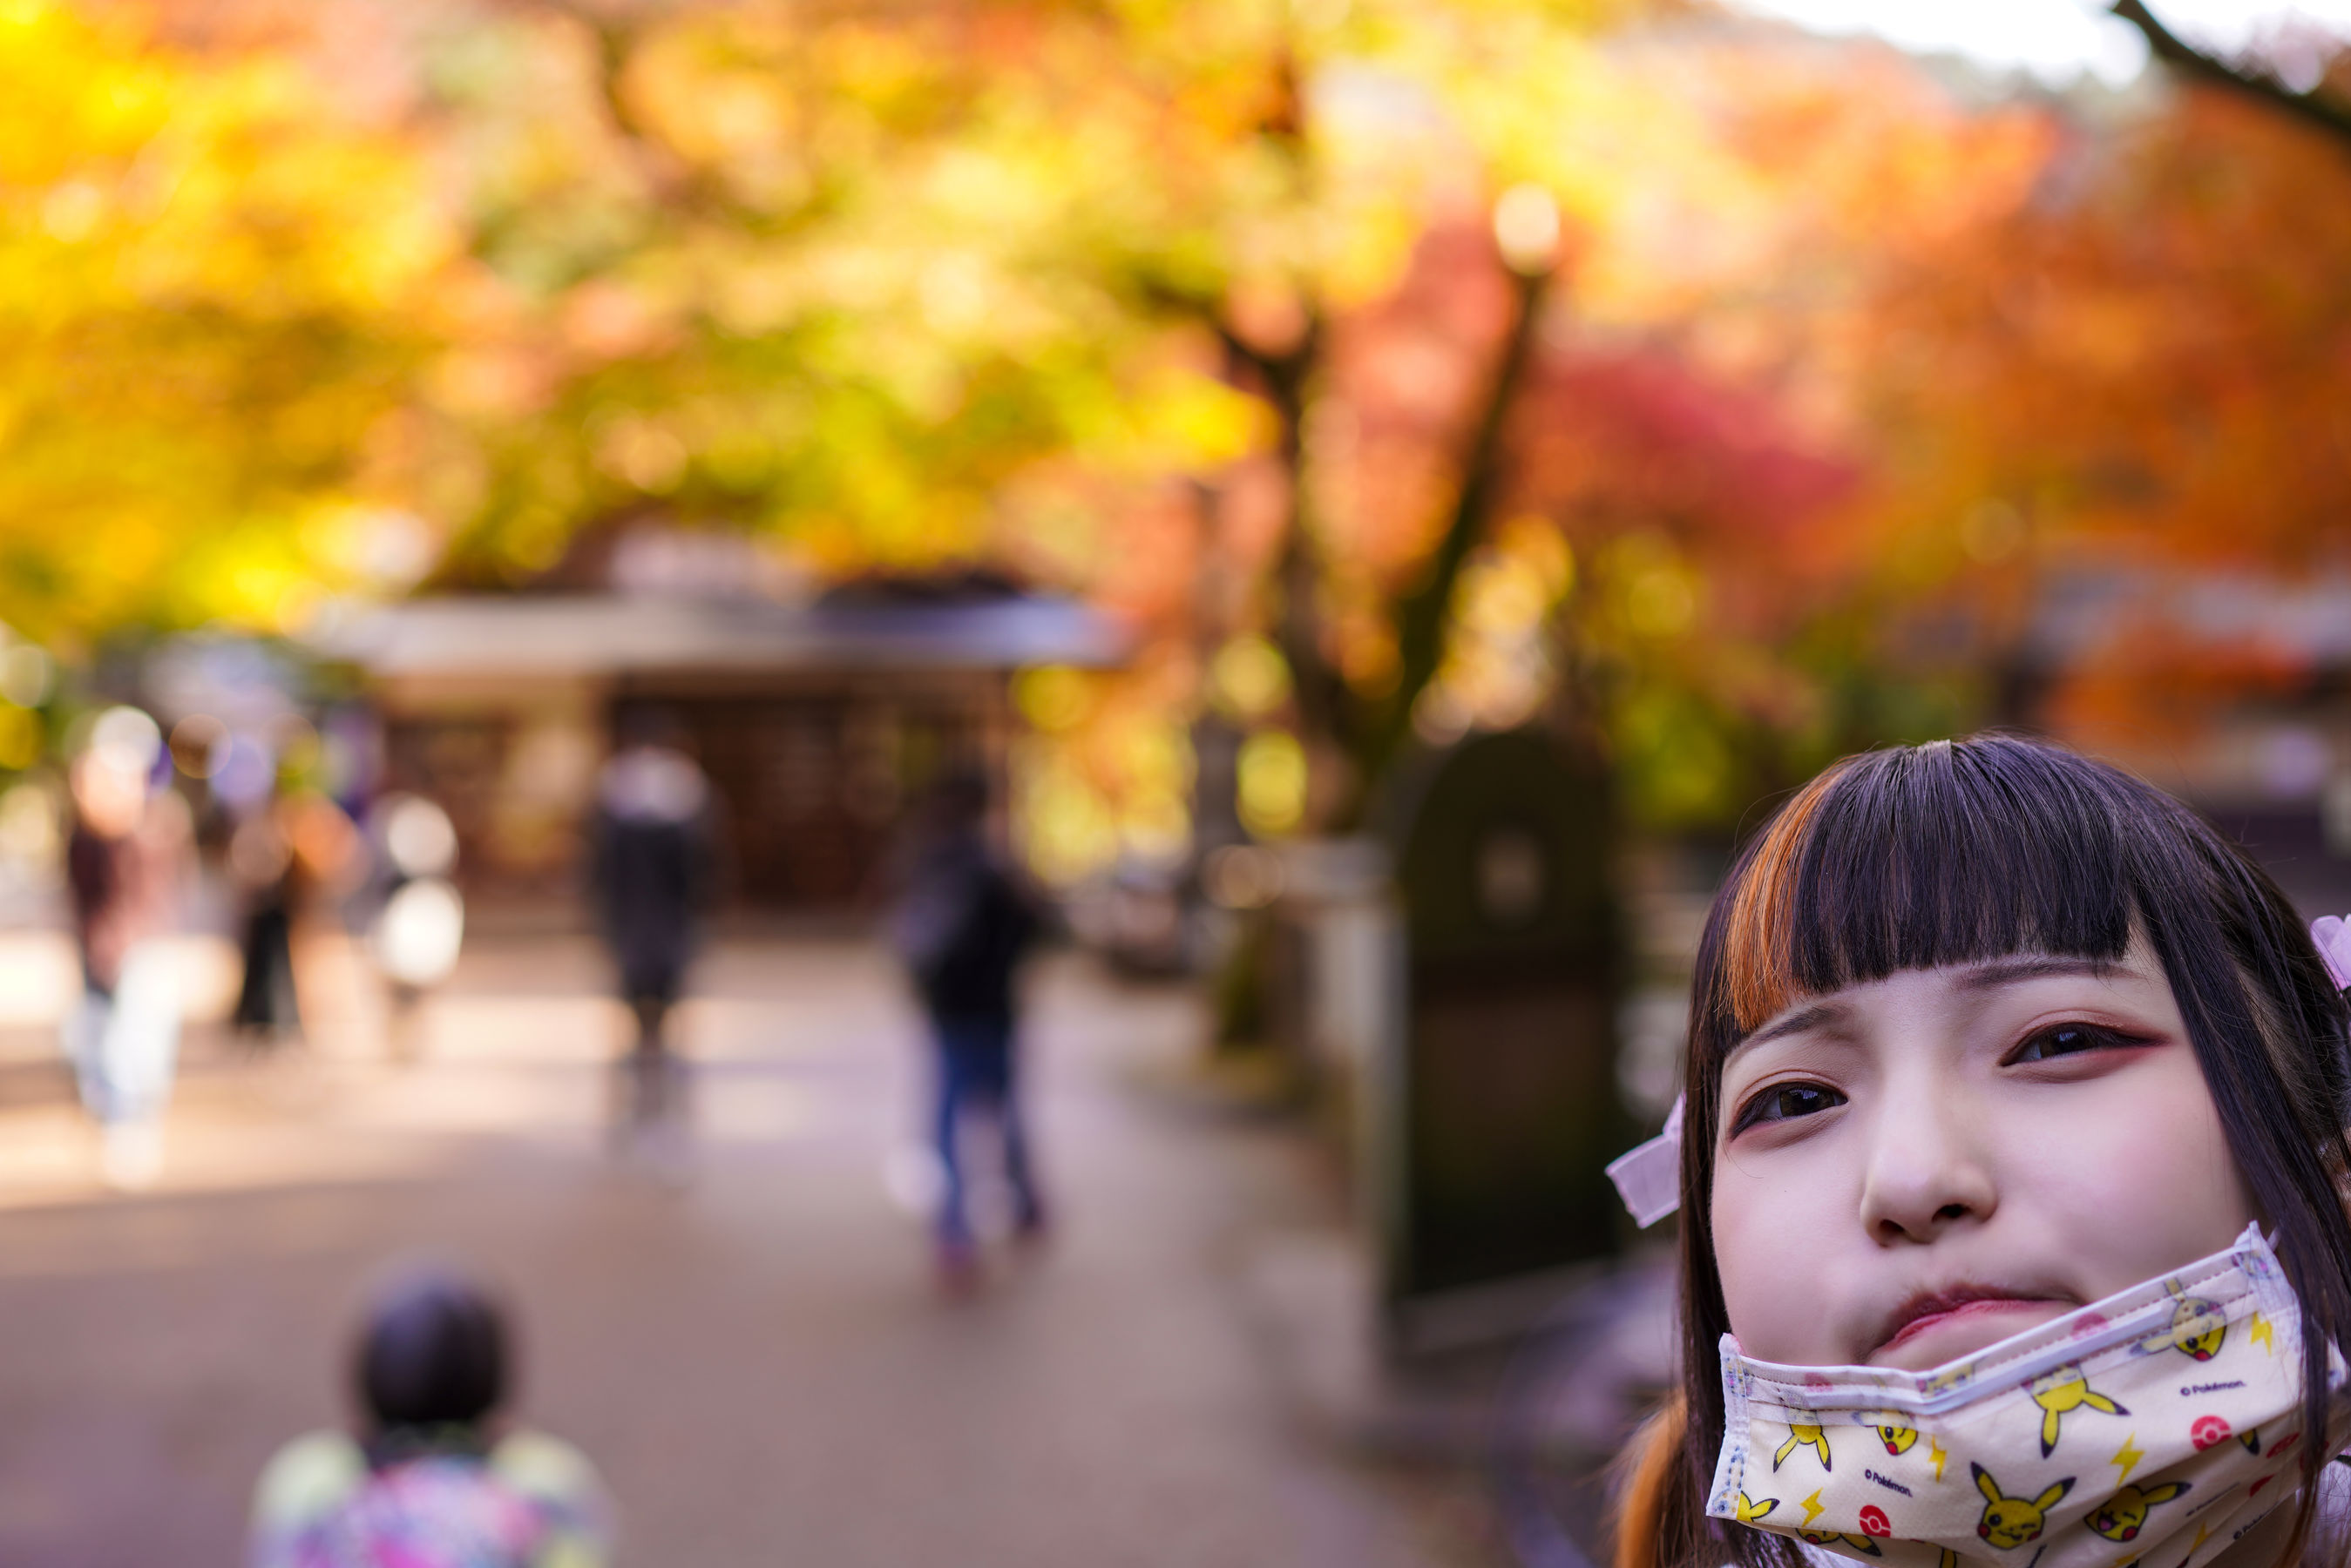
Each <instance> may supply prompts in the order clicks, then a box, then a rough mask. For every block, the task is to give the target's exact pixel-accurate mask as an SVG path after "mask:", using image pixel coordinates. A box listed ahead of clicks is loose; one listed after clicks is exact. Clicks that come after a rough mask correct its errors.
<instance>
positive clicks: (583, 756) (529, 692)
mask: <svg viewBox="0 0 2351 1568" xmlns="http://www.w3.org/2000/svg"><path fill="white" fill-rule="evenodd" d="M1124 649H1125V638H1124V635H1123V632H1122V630H1121V628H1119V627H1118V626H1117V625H1116V624H1115V623H1113V622H1112V621H1110V620H1108V619H1107V618H1104V617H1102V615H1101V614H1100V613H1098V612H1096V611H1094V610H1092V608H1090V607H1086V606H1084V605H1081V604H1079V603H1076V602H1073V601H1071V600H1067V599H1060V598H1051V597H1040V596H1034V595H1028V594H1022V593H1019V592H1015V591H1012V590H1009V589H1007V588H1004V587H1001V586H1000V585H989V584H986V583H978V584H974V583H971V582H962V581H959V582H955V583H948V584H936V583H925V582H911V583H909V582H890V583H883V584H874V585H857V586H852V587H845V588H840V589H835V590H833V591H831V592H830V593H827V594H824V595H820V596H818V597H814V598H812V599H810V600H809V601H807V602H805V603H799V604H793V603H786V602H778V600H775V599H772V598H766V597H749V596H737V597H714V596H688V595H644V594H627V593H581V594H522V595H507V596H500V595H479V596H462V597H437V598H420V599H413V600H410V601H408V602H406V603H402V604H399V605H395V606H392V607H385V608H382V609H380V610H375V611H371V612H370V613H368V614H366V615H365V616H363V617H360V618H357V619H355V620H354V621H352V622H351V623H350V624H348V625H346V626H344V627H342V628H339V629H338V631H337V632H336V633H335V634H334V636H333V637H332V639H330V640H329V651H330V652H332V653H333V654H335V655H336V656H338V657H339V658H340V659H344V660H347V661H348V662H349V663H350V664H351V665H352V666H354V667H356V669H357V670H358V671H359V674H360V680H361V681H362V683H363V686H364V689H365V690H366V691H367V693H368V694H369V697H370V699H371V702H372V704H373V706H374V708H375V710H376V711H377V713H378V714H379V715H380V719H381V726H382V768H381V784H382V787H384V788H388V789H405V790H413V791H416V792H418V793H421V794H426V795H429V796H431V797H432V798H433V799H434V800H437V801H439V802H440V803H441V804H442V805H444V807H445V808H446V809H447V810H448V812H449V814H450V815H451V817H452V818H453V819H454V820H455V823H456V826H457V830H458V834H459V838H460V843H461V849H462V855H463V860H462V865H463V867H464V879H465V883H466V888H467V892H468V894H469V895H470V896H471V897H473V898H475V899H476V900H477V901H480V902H482V903H483V904H485V905H486V906H487V907H488V908H490V909H497V908H499V907H500V906H506V907H508V908H529V907H538V908H541V909H549V908H552V907H554V906H555V905H556V904H557V902H558V901H565V902H570V901H576V898H577V895H578V893H579V891H580V876H581V868H582V860H583V853H584V847H585V845H584V839H583V836H582V835H583V829H584V828H585V826H586V825H587V822H588V819H589V815H590V810H591V807H592V804H593V798H594V792H595V785H596V778H597V774H598V770H599V769H600V768H601V765H602V763H603V761H604V758H605V757H606V755H607V754H608V753H609V752H610V750H611V744H612V737H613V735H614V732H615V724H616V721H617V719H618V717H619V715H620V714H621V713H622V711H624V710H625V709H626V708H628V707H629V706H631V705H632V704H639V705H645V706H653V707H658V708H660V709H662V710H664V711H667V712H669V713H671V714H673V715H674V717H675V718H676V719H677V720H678V721H679V722H681V723H682V725H683V729H684V736H685V738H686V741H687V743H688V744H689V746H690V747H691V749H692V750H694V751H695V753H697V755H698V758H699V760H700V761H701V763H702V764H703V766H704V768H705V770H706V771H707V772H708V774H710V777H711V780H712V783H713V784H715V785H716V790H717V794H718V796H719V799H720V802H721V807H722V829H723V832H724V834H725V836H726V843H727V854H726V864H727V866H728V867H729V868H730V874H729V877H728V884H729V894H730V902H733V903H736V904H738V905H743V906H749V907H752V908H758V909H775V910H789V911H795V912H837V911H842V910H846V909H853V908H856V907H858V906H859V905H860V904H862V903H864V902H866V901H868V900H869V899H870V898H871V896H872V893H873V892H874V891H875V884H876V877H877V872H878V868H879V866H880V863H881V861H882V857H883V854H884V852H885V849H886V846H887V845H888V844H889V842H890V839H891V836H892V835H893V831H894V830H895V827H896V826H897V823H898V821H899V819H900V816H901V814H902V813H903V811H904V808H905V806H906V805H907V803H908V802H909V801H910V800H911V799H912V798H914V796H915V795H916V794H918V793H919V792H920V791H921V789H922V788H923V786H924V785H925V784H926V783H927V782H928V781H929V780H930V779H931V778H933V777H935V775H936V774H938V773H939V771H940V770H941V769H943V768H946V767H948V766H955V765H967V766H976V767H978V768H980V769H982V770H984V771H985V772H987V774H990V775H991V776H993V777H996V778H997V779H998V780H999V781H1000V780H1001V779H1002V777H1003V774H1004V768H1005V763H1006V758H1007V753H1008V748H1009V742H1010V740H1011V736H1012V732H1013V727H1014V722H1015V721H1014V716H1013V712H1012V709H1011V704H1010V701H1009V693H1008V684H1009V678H1010V676H1011V674H1012V673H1013V672H1014V671H1016V670H1019V669H1022V668H1025V667H1029V666H1034V665H1045V664H1075V665H1082V666H1102V665H1106V664H1111V663H1114V662H1116V661H1117V660H1118V659H1121V658H1122V657H1123V652H1124Z"/></svg>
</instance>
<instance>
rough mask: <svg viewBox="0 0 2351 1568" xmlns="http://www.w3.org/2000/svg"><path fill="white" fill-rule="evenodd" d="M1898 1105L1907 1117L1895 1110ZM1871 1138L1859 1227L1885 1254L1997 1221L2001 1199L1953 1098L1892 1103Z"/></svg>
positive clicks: (1915, 1098)
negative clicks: (1885, 1248)
mask: <svg viewBox="0 0 2351 1568" xmlns="http://www.w3.org/2000/svg"><path fill="white" fill-rule="evenodd" d="M1894 1104H1900V1105H1902V1106H1904V1110H1903V1112H1902V1113H1901V1114H1893V1113H1892V1112H1891V1111H1890V1106H1892V1105H1894ZM1888 1106H1889V1109H1887V1110H1885V1111H1881V1114H1880V1115H1879V1116H1877V1117H1876V1123H1875V1125H1874V1126H1873V1127H1872V1128H1871V1130H1870V1135H1869V1138H1870V1141H1869V1148H1868V1168H1867V1169H1866V1170H1865V1172H1864V1173H1863V1179H1862V1191H1861V1210H1862V1211H1861V1220H1862V1225H1863V1227H1864V1228H1865V1230H1867V1231H1868V1232H1869V1234H1870V1238H1871V1239H1872V1240H1873V1241H1876V1242H1877V1243H1878V1244H1879V1245H1881V1246H1888V1247H1891V1246H1898V1245H1900V1244H1901V1243H1903V1242H1906V1241H1910V1242H1924V1241H1934V1240H1935V1239H1936V1238H1937V1237H1938V1236H1941V1235H1943V1234H1945V1233H1946V1232H1947V1231H1949V1230H1950V1229H1951V1228H1952V1227H1954V1226H1958V1225H1963V1224H1966V1223H1969V1222H1970V1221H1974V1222H1979V1223H1980V1222H1981V1221H1983V1220H1989V1219H1991V1213H1992V1210H1993V1209H1994V1208H1995V1207H1997V1206H1998V1204H1999V1201H2000V1193H1999V1189H1998V1186H1997V1184H1996V1183H1995V1182H1994V1181H1993V1180H1992V1176H1991V1168H1990V1167H1989V1166H1988V1165H1987V1163H1986V1162H1985V1161H1984V1160H1983V1159H1982V1158H1980V1151H1979V1150H1978V1148H1977V1147H1976V1144H1975V1140H1974V1139H1973V1138H1972V1137H1970V1136H1969V1133H1968V1128H1967V1125H1966V1120H1965V1116H1964V1115H1963V1112H1962V1108H1961V1107H1959V1106H1956V1105H1954V1104H1952V1103H1951V1100H1950V1098H1949V1096H1935V1095H1926V1096H1900V1097H1898V1099H1897V1098H1896V1097H1894V1096H1889V1097H1888Z"/></svg>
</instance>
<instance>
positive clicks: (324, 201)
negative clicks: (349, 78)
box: [0, 0, 459, 639]
mask: <svg viewBox="0 0 2351 1568" xmlns="http://www.w3.org/2000/svg"><path fill="white" fill-rule="evenodd" d="M457 244H459V236H458V235H457V234H456V233H455V230H454V229H453V227H452V226H451V225H450V224H449V223H446V222H445V221H444V216H443V213H442V211H441V208H440V206H439V204H438V203H437V202H435V201H434V199H433V192H432V174H431V171H430V170H429V169H428V168H427V167H426V166H425V164H424V162H423V161H422V160H421V159H420V157H419V156H418V154H417V151H416V149H415V147H414V146H413V142H412V141H411V140H410V139H409V138H407V137H405V136H402V135H400V134H398V133H397V132H395V131H392V130H385V129H381V128H373V127H369V126H367V125H364V124H360V123H355V122H353V121H351V120H350V119H346V118H345V117H343V116H341V115H340V113H339V112H338V108H337V105H336V103H335V102H334V100H333V96H332V94H331V93H330V92H329V89H328V88H327V87H326V85H325V84H323V83H322V82H320V81H319V79H318V78H316V77H315V76H314V75H312V74H310V73H309V72H308V71H306V70H305V69H303V68H301V67H300V66H299V65H298V63H297V62H296V61H294V60H292V59H289V58H287V57H283V56H280V55H277V54H274V53H270V52H266V51H259V52H249V53H244V54H240V55H238V56H236V57H231V58H219V57H203V58H199V57H186V56H183V55H180V54H177V53H175V52H173V51H172V50H170V49H167V48H163V47H158V46H157V45H156V44H155V43H154V41H153V39H152V36H151V35H150V31H149V29H148V27H147V26H145V24H144V23H143V21H142V19H141V18H140V17H139V16H135V15H131V14H121V15H110V14H100V15H89V14H85V13H82V12H78V11H77V10H75V9H73V8H71V7H68V6H65V5H48V4H41V3H37V0H17V3H15V4H11V5H5V6H0V342H5V344H6V358H5V368H4V369H0V617H5V618H6V619H7V620H8V621H10V622H12V623H14V624H15V625H16V626H17V627H18V628H21V629H23V630H24V631H26V632H27V633H29V634H32V635H35V636H39V637H64V638H67V639H72V638H74V637H77V636H79V635H83V634H87V633H89V632H91V631H95V630H99V629H102V628H109V627H113V626H119V625H122V624H125V623H137V622H157V621H161V622H165V623H171V622H176V621H183V620H185V619H187V618H191V617H193V616H200V615H206V614H214V613H221V612H223V611H227V612H231V613H236V614H239V615H241V616H242V617H244V618H248V619H250V620H252V621H254V622H256V623H258V624H261V625H263V626H275V625H278V624H282V623H283V622H285V621H287V620H289V619H293V618H298V616H299V615H300V613H301V612H302V611H303V610H304V609H305V608H306V607H308V604H309V603H310V602H312V601H314V600H315V598H316V596H317V594H318V593H319V589H320V587H321V586H322V584H321V579H322V578H323V579H325V582H326V584H329V585H331V584H333V583H335V582H336V581H338V580H348V579H349V578H350V577H352V576H361V575H363V574H364V570H365V563H364V561H362V560H359V559H357V558H356V557H355V551H356V549H357V546H358V540H359V536H360V535H361V534H363V533H364V532H365V531H366V519H367V518H368V516H369V515H370V508H371V506H372V505H374V504H376V503H377V500H378V499H379V498H376V497H371V494H370V493H369V486H368V483H367V472H366V471H367V467H368V459H369V442H370V441H371V437H372V435H373V434H374V432H375V431H377V429H378V425H379V421H381V419H382V417H383V416H384V415H385V414H386V413H387V412H389V411H390V410H394V409H396V408H397V407H398V406H400V404H401V403H402V400H403V398H404V396H405V389H404V383H405V380H406V379H407V378H409V377H410V376H412V375H413V374H414V373H415V372H416V371H417V370H418V369H420V368H421V367H422V366H423V363H424V362H425V358H426V357H427V354H428V352H429V350H430V348H432V346H433V343H434V327H433V317H434V286H435V283H436V280H437V279H438V278H439V277H440V276H441V275H442V273H443V271H444V267H445V266H446V265H447V264H448V262H449V259H450V258H451V256H452V255H453V254H454V253H455V248H456V246H457Z"/></svg>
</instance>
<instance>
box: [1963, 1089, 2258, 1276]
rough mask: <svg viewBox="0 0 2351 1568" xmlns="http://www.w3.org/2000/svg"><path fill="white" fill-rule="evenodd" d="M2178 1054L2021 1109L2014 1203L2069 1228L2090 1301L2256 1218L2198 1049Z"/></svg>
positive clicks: (2200, 1250) (2061, 1229)
mask: <svg viewBox="0 0 2351 1568" xmlns="http://www.w3.org/2000/svg"><path fill="white" fill-rule="evenodd" d="M2166 1057H2167V1058H2169V1059H2167V1060H2158V1061H2150V1062H2148V1063H2147V1064H2145V1067H2144V1068H2142V1069H2141V1070H2138V1071H2134V1072H2128V1073H2119V1074H2116V1075H2111V1076H2110V1077H2108V1078H2106V1079H2104V1080H2101V1081H2099V1082H2098V1083H2095V1084H2091V1085H2078V1086H2077V1087H2078V1089H2079V1090H2080V1091H2085V1092H2077V1093H2075V1094H2073V1095H2068V1096H2063V1097H2056V1096H2047V1093H2046V1091H2045V1090H2043V1096H2042V1097H2040V1098H2038V1099H2037V1101H2036V1102H2034V1103H2033V1104H2032V1107H2031V1109H2030V1110H2029V1111H2021V1112H2020V1114H2019V1115H2017V1116H2012V1117H2011V1118H2009V1124H2010V1125H2009V1141H2010V1144H2011V1153H2010V1158H2009V1159H2008V1160H2007V1161H2006V1162H2005V1163H2007V1164H2008V1165H2009V1167H2010V1168H2011V1171H2012V1172H2013V1173H2014V1174H2013V1175H2012V1176H2011V1178H2010V1179H2008V1180H2007V1181H2005V1182H2003V1184H2002V1185H2003V1187H2004V1188H2005V1189H2006V1190H2004V1191H2003V1193H2002V1195H2001V1196H2002V1201H2003V1203H2007V1204H2013V1205H2018V1206H2022V1207H2027V1208H2029V1209H2031V1210H2035V1211H2037V1212H2035V1213H2034V1215H2033V1219H2034V1220H2035V1221H2036V1223H2035V1224H2034V1225H2033V1226H2032V1229H2033V1230H2035V1231H2042V1232H2043V1233H2045V1234H2054V1235H2057V1236H2061V1237H2062V1238H2063V1241H2062V1245H2063V1247H2064V1254H2065V1256H2066V1257H2067V1258H2068V1259H2069V1260H2071V1261H2072V1262H2073V1265H2074V1268H2075V1269H2076V1270H2077V1271H2078V1273H2079V1279H2080V1285H2079V1288H2080V1289H2081V1290H2082V1291H2083V1292H2084V1293H2085V1298H2087V1299H2095V1298H2096V1297H2097V1296H2101V1295H2109V1294H2112V1293H2114V1292H2116V1291H2119V1290H2124V1289H2126V1288H2128V1287H2129V1286H2132V1285H2135V1284H2137V1283H2139V1282H2142V1281H2145V1280H2148V1279H2152V1278H2154V1277H2155V1276H2156V1275H2158V1274H2160V1273H2162V1272H2165V1271H2166V1270H2168V1269H2175V1268H2178V1267H2179V1265H2181V1264H2183V1263H2189V1262H2194V1261H2195V1260H2197V1259H2198V1258H2201V1257H2205V1256H2208V1255H2210V1253H2213V1252H2216V1251H2220V1249H2222V1248H2224V1247H2226V1246H2228V1245H2229V1243H2230V1242H2231V1241H2234V1240H2235V1239H2236V1237H2237V1236H2238V1234H2239V1233H2240V1232H2241V1231H2243V1230H2244V1228H2245V1226H2246V1224H2247V1223H2248V1222H2250V1221H2251V1220H2252V1205H2251V1203H2250V1201H2249V1200H2248V1199H2247V1198H2246V1195H2245V1191H2244V1184H2243V1182H2242V1180H2241V1179H2240V1178H2239V1176H2238V1174H2237V1170H2236V1166H2235V1162H2234V1161H2233V1160H2232V1159H2231V1158H2230V1156H2229V1152H2228V1144H2227V1140H2226V1138H2225V1137H2224V1136H2223V1135H2222V1133H2221V1130H2220V1118H2219V1116H2218V1115H2217V1114H2216V1113H2215V1112H2214V1111H2213V1109H2212V1102H2211V1097H2210V1095H2209V1094H2208V1093H2207V1092H2206V1090H2205V1087H2204V1080H2203V1075H2202V1074H2201V1073H2199V1071H2198V1070H2197V1069H2196V1065H2195V1060H2194V1058H2193V1056H2192V1055H2190V1054H2189V1053H2188V1052H2186V1051H2184V1050H2182V1051H2179V1052H2178V1053H2176V1054H2174V1053H2167V1054H2166ZM2183 1069H2184V1071H2183Z"/></svg>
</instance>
